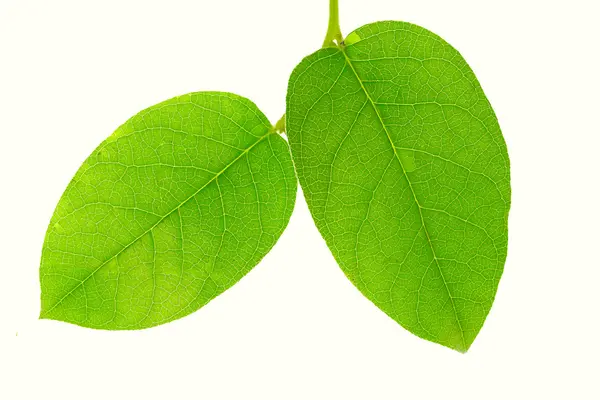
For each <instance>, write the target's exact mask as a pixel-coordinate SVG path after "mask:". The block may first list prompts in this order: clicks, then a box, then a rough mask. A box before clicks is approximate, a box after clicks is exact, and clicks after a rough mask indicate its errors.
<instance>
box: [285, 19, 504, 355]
mask: <svg viewBox="0 0 600 400" xmlns="http://www.w3.org/2000/svg"><path fill="white" fill-rule="evenodd" d="M349 37H350V38H351V39H352V40H350V42H349V44H348V43H347V44H345V46H344V44H343V45H342V46H341V47H330V48H325V49H321V50H319V51H317V52H316V53H314V54H312V55H310V56H308V57H307V58H306V59H304V60H303V61H302V63H301V64H300V65H299V66H298V67H297V68H296V69H295V70H294V72H293V73H292V76H291V78H290V83H289V89H288V97H287V121H286V123H287V133H288V137H289V141H290V145H291V149H292V155H293V157H294V161H295V163H296V168H297V172H298V177H299V179H300V183H301V185H302V188H303V191H304V194H305V196H306V201H307V202H308V205H309V207H310V210H311V212H312V215H313V218H314V220H315V223H316V225H317V227H318V228H319V230H320V232H321V234H322V235H323V237H324V238H325V240H326V242H327V244H328V246H329V248H330V249H331V251H332V253H333V255H334V256H335V258H336V260H337V261H338V263H339V264H340V266H341V268H342V270H343V271H344V272H345V274H346V275H347V276H348V278H349V279H350V280H351V281H352V282H353V283H354V285H356V286H357V287H358V288H359V289H360V291H361V292H362V293H363V294H364V295H365V296H366V297H367V298H369V299H370V300H371V301H373V303H375V304H376V305H377V306H378V307H379V308H381V309H382V310H383V311H384V312H386V313H387V314H388V315H389V316H390V317H392V318H393V319H394V320H396V321H397V322H399V323H400V324H401V325H402V326H404V327H405V328H407V329H408V330H410V331H411V332H413V333H414V334H416V335H418V336H420V337H422V338H425V339H427V340H431V341H434V342H437V343H440V344H443V345H445V346H448V347H450V348H453V349H456V350H458V351H466V350H467V349H468V348H469V346H470V345H471V344H472V342H473V340H474V339H475V337H476V335H477V333H478V332H479V330H480V329H481V327H482V325H483V322H484V320H485V318H486V316H487V314H488V312H489V310H490V307H491V305H492V302H493V300H494V296H495V294H496V289H497V287H498V282H499V280H500V276H501V275H502V270H503V265H504V261H505V259H506V248H507V239H508V233H507V218H508V210H509V207H510V176H509V160H508V155H507V151H506V145H505V143H504V140H503V138H502V134H501V132H500V128H499V126H498V122H497V120H496V116H495V115H494V112H493V110H492V108H491V106H490V104H489V102H488V100H487V99H486V97H485V95H484V93H483V91H482V89H481V87H480V85H479V83H478V81H477V79H476V78H475V75H474V74H473V72H472V71H471V69H470V68H469V66H468V65H467V63H466V62H465V60H464V59H463V58H462V57H461V55H460V54H459V53H458V52H457V51H456V50H455V49H454V48H452V47H451V46H450V45H449V44H448V43H446V42H445V41H444V40H442V39H441V38H440V37H438V36H436V35H435V34H433V33H431V32H429V31H427V30H425V29H423V28H420V27H418V26H415V25H411V24H408V23H402V22H379V23H374V24H370V25H367V26H364V27H362V28H360V29H358V30H356V31H355V32H354V33H352V34H350V35H349Z"/></svg>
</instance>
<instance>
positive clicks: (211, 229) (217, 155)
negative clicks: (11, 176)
mask: <svg viewBox="0 0 600 400" xmlns="http://www.w3.org/2000/svg"><path fill="white" fill-rule="evenodd" d="M295 193H296V181H295V176H294V169H293V165H292V161H291V157H290V153H289V150H288V146H287V143H286V142H285V141H284V139H282V138H281V137H280V136H279V135H278V134H276V133H275V131H274V129H273V128H272V126H271V124H270V123H269V121H268V120H267V119H266V118H265V116H264V115H263V114H262V113H261V112H260V111H259V110H258V109H257V107H256V106H255V105H254V104H253V103H252V102H250V101H249V100H247V99H244V98H242V97H239V96H236V95H233V94H228V93H209V92H207V93H192V94H188V95H184V96H180V97H176V98H174V99H171V100H168V101H165V102H163V103H160V104H158V105H155V106H153V107H150V108H148V109H146V110H144V111H142V112H140V113H139V114H137V115H136V116H134V117H133V118H131V119H130V120H129V121H127V122H126V123H125V124H124V125H122V126H121V127H120V128H119V129H117V130H116V132H115V133H114V134H113V135H112V136H110V137H109V138H108V139H107V140H106V141H105V142H104V143H102V144H101V145H100V146H99V147H98V148H97V149H96V150H95V151H94V152H93V153H92V155H91V156H90V157H89V158H88V159H87V160H86V161H85V162H84V163H83V165H82V166H81V168H80V169H79V171H78V172H77V174H76V175H75V177H74V178H73V180H72V181H71V183H70V184H69V186H68V187H67V189H66V191H65V193H64V194H63V196H62V198H61V200H60V202H59V203H58V206H57V208H56V211H55V213H54V216H53V217H52V220H51V222H50V226H49V228H48V232H47V235H46V240H45V243H44V248H43V254H42V262H41V268H40V280H41V286H42V312H41V317H42V318H48V319H56V320H62V321H66V322H71V323H74V324H78V325H82V326H87V327H92V328H102V329H140V328H147V327H150V326H154V325H158V324H162V323H165V322H168V321H171V320H174V319H177V318H180V317H183V316H185V315H187V314H189V313H191V312H193V311H195V310H197V309H198V308H200V307H202V306H203V305H205V304H206V303H207V302H209V301H210V300H211V299H213V298H214V297H216V296H217V295H219V294H220V293H222V292H223V291H224V290H226V289H227V288H229V287H230V286H232V285H233V284H234V283H236V282H237V281H238V280H239V279H240V278H242V277H243V276H244V275H245V274H246V273H247V272H248V271H250V270H251V269H252V268H253V267H254V266H255V265H256V264H257V263H258V262H259V261H260V259H262V258H263V256H265V254H266V253H267V252H268V251H269V250H270V249H271V247H272V246H273V245H274V244H275V242H276V241H277V239H278V238H279V236H280V235H281V233H282V232H283V229H284V228H285V226H286V224H287V223H288V220H289V217H290V214H291V212H292V209H293V206H294V200H295Z"/></svg>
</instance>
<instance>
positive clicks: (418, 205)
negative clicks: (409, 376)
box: [338, 46, 467, 350]
mask: <svg viewBox="0 0 600 400" xmlns="http://www.w3.org/2000/svg"><path fill="white" fill-rule="evenodd" d="M338 50H339V51H340V52H341V53H342V54H343V55H344V59H345V61H346V64H348V66H349V67H350V69H351V70H352V72H353V74H354V76H355V77H356V80H357V81H358V83H359V84H360V87H361V89H362V91H363V92H364V94H365V96H367V100H368V102H369V103H371V106H372V107H373V110H374V111H375V114H376V115H377V119H378V120H379V123H380V124H381V127H382V128H383V130H384V132H385V134H386V136H387V139H388V141H389V143H390V145H391V146H392V150H393V151H394V156H395V157H396V159H397V160H398V163H399V164H400V168H401V169H402V173H403V174H404V178H405V179H406V182H407V183H408V186H409V188H410V191H411V193H412V195H413V199H414V200H415V203H416V205H417V209H418V210H419V217H420V219H421V225H422V226H423V229H424V231H425V236H426V237H427V242H428V243H429V247H430V248H431V252H432V254H433V259H434V260H435V265H436V266H437V268H438V271H439V273H440V276H441V278H442V282H443V283H444V288H446V292H447V294H448V297H449V299H450V303H451V304H452V310H453V311H454V317H455V318H456V323H457V325H458V329H459V331H460V334H461V338H462V345H463V348H464V349H465V350H466V349H467V345H466V342H465V335H464V330H463V328H462V325H461V323H460V319H459V318H458V312H457V310H456V305H455V304H454V298H453V297H452V294H451V293H450V288H449V287H448V283H447V282H446V278H445V277H444V274H443V272H442V268H441V267H440V264H439V262H438V258H437V255H436V253H435V249H434V247H433V242H432V241H431V238H430V236H429V231H428V230H427V226H426V225H425V219H424V217H423V212H422V211H421V209H422V207H421V204H420V203H419V200H418V199H417V195H416V193H415V190H414V188H413V186H412V183H411V181H410V179H409V178H408V174H407V173H406V169H405V168H404V165H403V164H402V160H400V157H399V156H398V152H397V151H396V146H395V145H394V142H393V141H392V137H391V136H390V133H389V131H388V129H387V126H386V125H385V123H384V122H383V118H382V116H381V114H380V113H379V109H378V108H377V106H376V105H375V104H376V103H375V102H374V101H373V99H372V98H371V95H370V94H369V92H368V91H367V88H366V87H365V85H364V84H363V82H362V80H361V78H360V76H359V75H358V72H357V71H356V69H355V68H354V65H353V64H352V60H351V59H350V57H348V54H346V50H345V48H344V47H342V46H339V47H338Z"/></svg>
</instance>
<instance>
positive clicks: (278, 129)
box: [273, 114, 285, 134]
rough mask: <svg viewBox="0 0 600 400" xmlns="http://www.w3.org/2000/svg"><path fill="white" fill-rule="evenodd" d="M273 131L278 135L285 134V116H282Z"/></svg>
mask: <svg viewBox="0 0 600 400" xmlns="http://www.w3.org/2000/svg"><path fill="white" fill-rule="evenodd" d="M273 129H275V132H277V133H279V134H282V133H285V114H283V117H281V119H279V121H277V123H276V124H275V126H274V127H273Z"/></svg>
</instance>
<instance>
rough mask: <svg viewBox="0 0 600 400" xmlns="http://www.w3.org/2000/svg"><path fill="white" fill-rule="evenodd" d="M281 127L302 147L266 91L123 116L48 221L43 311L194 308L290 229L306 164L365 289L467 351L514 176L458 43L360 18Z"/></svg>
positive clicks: (161, 314) (310, 63) (155, 316)
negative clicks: (261, 95) (258, 97)
mask: <svg viewBox="0 0 600 400" xmlns="http://www.w3.org/2000/svg"><path fill="white" fill-rule="evenodd" d="M286 131H287V136H288V138H289V144H290V148H291V154H290V150H289V148H288V145H287V143H286V141H285V140H284V139H283V138H282V137H281V136H280V135H279V133H278V132H277V130H276V129H275V128H274V127H272V126H271V124H270V123H269V122H268V120H267V118H266V117H265V116H264V115H263V114H262V113H261V112H260V110H258V108H257V107H256V106H255V105H254V104H253V103H251V102H250V101H249V100H246V99H244V98H241V97H239V96H236V95H233V94H227V93H192V94H188V95H184V96H180V97H177V98H174V99H171V100H168V101H166V102H163V103H161V104H158V105H156V106H153V107H151V108H149V109H147V110H145V111H142V112H141V113H139V114H137V115H136V116H134V117H133V118H131V119H130V120H129V121H127V122H126V123H125V124H124V125H123V126H121V127H120V128H119V129H117V131H116V132H115V133H114V134H113V135H112V136H110V137H109V138H108V139H107V140H106V141H105V142H104V143H102V144H101V145H100V146H99V147H98V149H96V150H95V151H94V152H93V153H92V155H91V156H90V157H89V158H88V159H87V160H86V161H85V163H84V164H83V166H82V167H81V168H80V170H79V171H78V172H77V174H76V175H75V177H74V178H73V180H72V182H71V183H70V184H69V186H68V188H67V189H66V191H65V193H64V195H63V197H62V198H61V200H60V202H59V204H58V206H57V209H56V211H55V213H54V216H53V217H52V220H51V222H50V227H49V229H48V233H47V236H46V241H45V244H44V249H43V255H42V264H41V269H40V279H41V286H42V314H41V316H42V317H43V318H49V319H56V320H62V321H67V322H71V323H75V324H78V325H82V326H87V327H92V328H102V329H141V328H147V327H151V326H155V325H159V324H162V323H165V322H168V321H171V320H174V319H177V318H180V317H182V316H184V315H187V314H189V313H191V312H193V311H195V310H197V309H199V308H200V307H202V306H203V305H204V304H206V303H207V302H208V301H210V300H211V299H213V298H214V297H216V296H217V295H219V294H220V293H222V292H223V291H225V290H226V289H227V288H229V287H230V286H232V285H233V284H234V283H235V282H237V281H238V280H239V279H241V278H242V277H243V276H244V275H245V274H246V273H247V272H248V271H250V270H251V269H252V268H253V267H254V266H255V265H256V264H257V263H258V262H259V261H260V260H261V258H262V257H264V256H265V255H266V254H267V253H268V251H269V250H270V249H271V248H272V246H273V245H274V244H275V242H276V241H277V239H278V238H279V236H280V235H281V233H282V232H283V230H284V229H285V227H286V225H287V223H288V220H289V217H290V215H291V213H292V210H293V207H294V200H295V196H296V175H295V173H294V165H295V169H296V173H297V175H298V178H299V181H300V184H301V185H302V188H303V191H304V194H305V197H306V201H307V203H308V206H309V208H310V211H311V213H312V216H313V218H314V221H315V223H316V225H317V227H318V229H319V231H320V232H321V234H322V235H323V237H324V238H325V240H326V242H327V244H328V246H329V248H330V249H331V251H332V253H333V255H334V257H335V259H336V260H337V262H338V263H339V265H340V267H341V268H342V270H343V271H344V272H345V274H346V275H347V276H348V278H349V279H350V280H351V281H352V283H353V284H354V285H355V286H356V287H357V288H358V289H359V290H360V291H361V292H362V293H363V294H364V295H365V296H366V297H367V298H369V299H370V300H371V301H372V302H373V303H374V304H376V305H377V306H378V307H379V308H381V309H382V310H383V311H384V312H385V313H387V314H388V315H389V316H390V317H392V318H393V319H394V320H396V321H397V322H398V323H400V324H401V325H402V326H404V327H405V328H406V329H408V330H409V331H411V332H413V333H414V334H416V335H418V336H420V337H422V338H425V339H427V340H430V341H433V342H437V343H440V344H442V345H445V346H448V347H450V348H453V349H456V350H458V351H466V350H467V349H468V348H469V346H470V345H471V343H472V342H473V340H474V339H475V337H476V335H477V333H478V332H479V330H480V329H481V327H482V325H483V322H484V320H485V318H486V316H487V314H488V312H489V310H490V307H491V305H492V302H493V300H494V296H495V293H496V289H497V286H498V282H499V279H500V276H501V274H502V269H503V265H504V261H505V258H506V248H507V217H508V210H509V207H510V182H509V162H508V155H507V151H506V146H505V144H504V140H503V138H502V134H501V132H500V128H499V126H498V123H497V120H496V117H495V115H494V112H493V110H492V108H491V106H490V104H489V103H488V101H487V99H486V97H485V95H484V93H483V91H482V89H481V87H480V85H479V83H478V81H477V79H476V78H475V76H474V74H473V72H472V71H471V69H470V68H469V66H468V65H467V63H466V62H465V61H464V59H463V58H462V57H461V56H460V54H459V53H458V52H457V51H456V50H455V49H454V48H452V47H451V46H450V45H449V44H447V43H446V42H444V41H443V40H442V39H441V38H439V37H438V36H436V35H435V34H433V33H431V32H429V31H427V30H425V29H423V28H420V27H418V26H415V25H411V24H408V23H401V22H379V23H374V24H370V25H367V26H364V27H362V28H359V29H358V30H356V31H355V32H353V33H351V34H350V35H349V36H348V37H347V39H346V41H345V42H344V43H341V44H340V45H338V46H331V47H326V48H323V49H321V50H319V51H317V52H316V53H314V54H312V55H310V56H308V57H306V58H305V59H304V60H303V61H302V62H301V63H300V65H299V66H298V67H297V68H296V69H295V70H294V71H293V73H292V75H291V77H290V82H289V88H288V95H287V111H286ZM292 156H293V160H294V162H292Z"/></svg>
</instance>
